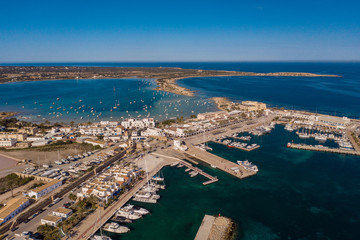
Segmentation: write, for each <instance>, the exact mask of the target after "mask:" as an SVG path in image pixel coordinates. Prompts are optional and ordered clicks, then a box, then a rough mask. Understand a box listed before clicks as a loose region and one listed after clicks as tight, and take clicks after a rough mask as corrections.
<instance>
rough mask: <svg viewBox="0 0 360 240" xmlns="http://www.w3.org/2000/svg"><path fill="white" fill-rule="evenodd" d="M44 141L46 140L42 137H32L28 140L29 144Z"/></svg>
mask: <svg viewBox="0 0 360 240" xmlns="http://www.w3.org/2000/svg"><path fill="white" fill-rule="evenodd" d="M42 140H45V138H44V137H41V136H32V137H27V138H26V141H28V142H35V141H42Z"/></svg>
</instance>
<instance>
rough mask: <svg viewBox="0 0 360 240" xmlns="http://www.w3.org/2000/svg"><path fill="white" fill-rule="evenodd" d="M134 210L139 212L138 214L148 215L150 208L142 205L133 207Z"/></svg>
mask: <svg viewBox="0 0 360 240" xmlns="http://www.w3.org/2000/svg"><path fill="white" fill-rule="evenodd" d="M132 210H133V212H134V213H138V214H141V215H146V214H149V213H150V212H149V210H147V209H145V208H142V207H133V209H132Z"/></svg>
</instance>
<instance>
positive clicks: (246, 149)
mask: <svg viewBox="0 0 360 240" xmlns="http://www.w3.org/2000/svg"><path fill="white" fill-rule="evenodd" d="M211 142H214V143H218V144H222V145H225V146H228V148H237V149H240V150H243V151H247V152H250V151H252V150H255V149H258V148H259V147H260V145H257V146H255V147H252V148H246V147H238V146H233V145H229V144H226V143H223V142H220V141H211Z"/></svg>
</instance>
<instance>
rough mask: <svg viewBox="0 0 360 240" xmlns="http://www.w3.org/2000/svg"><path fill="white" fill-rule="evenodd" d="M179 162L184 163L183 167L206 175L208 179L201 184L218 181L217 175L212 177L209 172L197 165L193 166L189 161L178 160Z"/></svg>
mask: <svg viewBox="0 0 360 240" xmlns="http://www.w3.org/2000/svg"><path fill="white" fill-rule="evenodd" d="M180 164H182V165H184V166H185V167H187V168H189V169H191V170H193V171H196V172H198V173H199V174H200V175H202V176H204V177H206V178H208V179H209V181H206V182H203V185H209V184H211V183H214V182H217V181H219V179H218V178H217V177H213V176H211V175H210V174H208V173H206V172H204V171H203V170H201V169H200V168H197V167H194V166H193V165H191V164H190V163H188V162H185V161H182V160H181V161H180Z"/></svg>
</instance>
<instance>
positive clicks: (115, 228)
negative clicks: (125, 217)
mask: <svg viewBox="0 0 360 240" xmlns="http://www.w3.org/2000/svg"><path fill="white" fill-rule="evenodd" d="M104 230H105V231H108V232H113V233H127V232H129V231H130V228H128V227H125V226H120V225H119V224H118V223H115V222H112V223H107V224H105V226H104Z"/></svg>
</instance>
